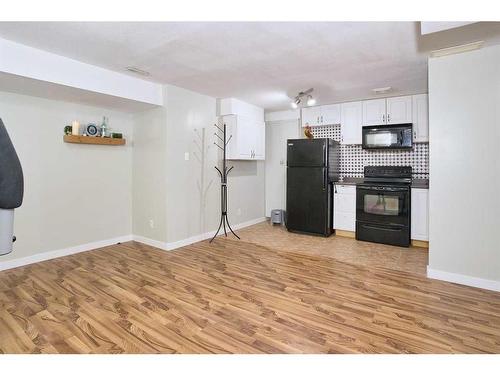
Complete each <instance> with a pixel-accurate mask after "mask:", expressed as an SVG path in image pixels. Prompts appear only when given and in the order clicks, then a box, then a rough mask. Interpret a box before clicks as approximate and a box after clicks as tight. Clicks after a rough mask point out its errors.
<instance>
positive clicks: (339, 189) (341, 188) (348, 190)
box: [334, 184, 356, 195]
mask: <svg viewBox="0 0 500 375" xmlns="http://www.w3.org/2000/svg"><path fill="white" fill-rule="evenodd" d="M334 191H336V193H337V194H354V195H356V185H337V184H335V189H334Z"/></svg>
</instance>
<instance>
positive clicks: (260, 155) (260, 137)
mask: <svg viewBox="0 0 500 375" xmlns="http://www.w3.org/2000/svg"><path fill="white" fill-rule="evenodd" d="M255 132H256V133H255V134H256V137H255V145H254V148H255V149H254V154H253V158H254V159H256V160H264V159H265V156H266V152H265V150H266V124H265V123H264V121H262V122H257V123H256V128H255Z"/></svg>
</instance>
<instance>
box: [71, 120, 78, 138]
mask: <svg viewBox="0 0 500 375" xmlns="http://www.w3.org/2000/svg"><path fill="white" fill-rule="evenodd" d="M71 134H73V135H80V123H79V122H78V121H73V122H72V123H71Z"/></svg>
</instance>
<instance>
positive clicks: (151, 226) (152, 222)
mask: <svg viewBox="0 0 500 375" xmlns="http://www.w3.org/2000/svg"><path fill="white" fill-rule="evenodd" d="M149 226H150V228H151V229H154V228H155V221H154V220H153V219H149Z"/></svg>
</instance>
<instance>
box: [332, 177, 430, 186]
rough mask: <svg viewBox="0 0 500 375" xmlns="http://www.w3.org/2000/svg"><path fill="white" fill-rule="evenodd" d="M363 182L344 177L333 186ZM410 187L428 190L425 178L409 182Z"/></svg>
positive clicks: (354, 178)
mask: <svg viewBox="0 0 500 375" xmlns="http://www.w3.org/2000/svg"><path fill="white" fill-rule="evenodd" d="M363 181H364V179H363V178H360V177H344V179H343V180H342V181H336V182H335V185H357V184H359V183H362V182H363ZM411 187H412V188H415V189H428V188H429V180H428V179H426V178H414V179H413V180H412V182H411Z"/></svg>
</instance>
